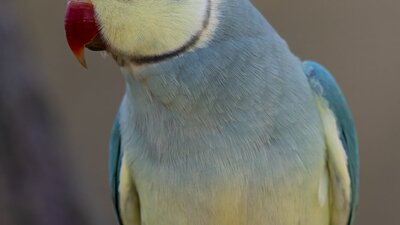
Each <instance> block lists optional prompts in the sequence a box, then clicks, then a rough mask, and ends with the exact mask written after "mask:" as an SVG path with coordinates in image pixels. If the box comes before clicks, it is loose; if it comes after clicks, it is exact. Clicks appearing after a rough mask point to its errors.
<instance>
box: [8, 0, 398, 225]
mask: <svg viewBox="0 0 400 225" xmlns="http://www.w3.org/2000/svg"><path fill="white" fill-rule="evenodd" d="M3 1H6V2H8V3H9V6H10V10H7V12H8V13H10V15H11V16H14V17H15V18H16V19H17V20H18V22H19V25H20V27H21V28H22V29H21V31H20V32H21V35H22V39H23V42H24V48H23V49H18V51H22V52H21V53H25V51H26V52H28V55H29V57H28V61H29V63H30V64H31V66H32V65H33V66H32V67H31V68H32V69H34V70H35V73H36V76H35V79H36V81H35V82H36V83H38V84H39V86H40V92H42V93H43V96H44V99H45V101H46V104H47V105H48V107H49V109H50V114H51V116H52V118H53V120H52V121H53V127H55V129H56V132H57V134H58V136H59V145H62V147H61V149H62V151H60V152H59V153H57V154H59V156H60V157H61V158H62V160H63V161H64V164H65V168H66V174H67V175H66V176H68V177H69V178H68V179H69V181H68V182H69V185H70V186H72V190H74V191H73V194H74V195H75V196H76V201H77V202H78V204H79V205H80V207H82V208H83V211H84V213H85V214H86V216H87V217H88V218H89V221H91V224H98V225H110V224H116V222H115V220H114V215H113V211H112V206H111V200H110V195H109V188H108V177H107V176H108V175H107V158H108V155H107V154H108V149H107V147H108V138H109V134H110V129H111V126H112V122H113V119H114V116H115V113H116V111H117V108H118V105H119V102H120V100H121V97H122V95H123V92H124V81H123V79H122V76H120V72H119V69H118V67H117V66H116V64H115V63H114V62H113V61H112V60H111V59H109V58H108V59H104V58H102V57H101V56H100V55H99V54H97V53H92V52H87V53H86V54H87V56H88V57H87V61H88V65H89V69H88V70H85V69H83V68H82V67H81V66H80V65H79V64H78V63H77V61H75V59H74V58H73V57H72V55H71V52H70V50H69V49H68V47H67V44H66V41H65V37H64V30H63V16H64V9H65V4H66V1H62V0H58V1H55V0H40V1H37V0H15V1H10V0H3ZM253 2H254V3H255V5H256V6H257V7H258V8H259V9H260V10H261V11H262V13H263V14H264V15H265V16H266V17H267V18H268V20H269V21H270V23H272V25H273V26H274V27H275V28H276V29H277V31H278V32H279V33H280V34H281V35H282V36H283V37H284V38H285V39H286V41H287V42H288V44H289V45H290V47H291V49H292V51H293V52H294V53H295V54H297V55H298V56H299V57H301V58H302V59H313V60H317V61H318V62H320V63H322V64H323V65H325V66H326V67H327V68H328V69H329V70H330V71H331V72H332V73H333V74H334V76H335V77H336V78H337V80H338V82H339V83H340V85H341V87H342V89H343V91H344V93H345V95H346V97H347V100H348V103H349V105H350V107H351V110H352V112H353V116H354V119H355V122H356V125H357V128H358V133H359V139H360V154H361V201H360V207H359V215H358V219H357V224H358V225H360V224H363V225H376V224H385V225H397V224H399V222H398V219H397V215H398V211H399V209H400V207H399V204H398V202H399V201H400V179H399V178H400V175H399V170H400V164H399V159H400V158H399V156H400V144H399V143H400V142H399V140H400V120H399V117H398V116H399V115H400V88H399V82H400V69H399V68H400V55H399V52H400V1H398V0H380V1H376V0H352V1H348V0H336V1H328V0H302V1H293V0H254V1H253ZM2 4H3V3H2ZM6 5H7V4H6ZM3 6H4V5H3ZM0 7H2V6H0ZM7 7H8V6H7ZM11 9H12V10H11ZM12 26H13V27H12V29H14V28H15V29H17V27H14V25H12ZM0 45H1V43H0ZM5 75H6V74H0V76H5ZM0 117H1V115H0ZM0 147H1V146H0ZM28 163H29V162H28ZM61 175H62V174H61ZM61 175H60V176H61ZM0 182H1V180H0ZM0 201H1V200H0ZM2 225H7V224H2Z"/></svg>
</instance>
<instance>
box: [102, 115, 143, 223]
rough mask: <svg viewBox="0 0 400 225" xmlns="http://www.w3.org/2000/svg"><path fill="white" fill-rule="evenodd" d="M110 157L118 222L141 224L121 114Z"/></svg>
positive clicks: (117, 121) (112, 135)
mask: <svg viewBox="0 0 400 225" xmlns="http://www.w3.org/2000/svg"><path fill="white" fill-rule="evenodd" d="M109 157H110V159H109V176H110V186H111V193H112V200H113V203H114V208H115V212H116V215H117V219H118V223H119V224H120V225H139V224H140V205H139V198H138V193H137V190H136V186H135V184H134V180H133V176H132V173H131V169H130V167H129V163H128V162H127V161H128V160H127V157H125V155H124V154H123V151H122V144H121V129H120V119H119V115H117V118H116V120H115V122H114V126H113V129H112V134H111V140H110V156H109Z"/></svg>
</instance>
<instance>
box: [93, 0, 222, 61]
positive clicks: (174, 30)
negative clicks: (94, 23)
mask: <svg viewBox="0 0 400 225" xmlns="http://www.w3.org/2000/svg"><path fill="white" fill-rule="evenodd" d="M92 2H93V4H94V6H95V10H96V13H97V19H98V20H99V24H100V26H101V30H102V34H103V37H104V39H105V40H106V41H107V43H108V44H109V45H110V47H111V49H113V50H115V51H117V52H119V53H121V54H124V55H126V56H133V57H143V56H144V57H146V56H153V55H162V54H165V53H168V52H172V51H175V50H177V49H179V48H181V47H182V46H184V45H185V44H187V43H188V42H190V41H191V39H192V38H193V37H194V36H195V35H198V34H199V32H202V31H204V33H205V34H207V35H208V33H209V31H208V30H207V27H206V28H205V27H204V24H205V21H206V20H207V19H208V20H211V19H212V18H211V17H213V16H212V15H211V13H210V9H211V5H210V4H211V3H210V2H211V1H209V0H92ZM208 17H209V18H208ZM214 20H215V18H214ZM215 23H216V22H215V21H209V24H211V25H210V26H214V25H215ZM203 39H204V37H199V40H203Z"/></svg>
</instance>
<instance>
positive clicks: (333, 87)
mask: <svg viewBox="0 0 400 225" xmlns="http://www.w3.org/2000/svg"><path fill="white" fill-rule="evenodd" d="M304 70H305V73H306V75H307V77H308V79H309V83H310V85H311V88H312V89H313V91H314V93H315V94H316V95H317V96H319V97H322V98H323V99H325V100H326V102H327V103H328V107H329V109H330V110H331V111H332V112H333V113H334V116H335V119H336V123H337V124H336V125H337V129H338V135H339V138H340V140H341V142H342V145H343V147H344V150H345V151H346V155H347V169H348V173H349V175H350V184H351V203H350V204H351V205H350V212H349V219H348V225H351V224H353V222H354V217H355V212H356V209H357V205H358V188H359V159H358V141H357V135H356V130H355V126H354V123H353V119H352V117H351V113H350V111H349V108H348V106H347V103H346V100H345V98H344V96H343V94H342V91H341V90H340V88H339V86H338V84H337V83H336V81H335V79H334V78H333V77H332V75H331V74H330V73H329V72H328V71H327V70H326V69H325V68H324V67H323V66H321V65H320V64H318V63H316V62H312V61H306V62H304Z"/></svg>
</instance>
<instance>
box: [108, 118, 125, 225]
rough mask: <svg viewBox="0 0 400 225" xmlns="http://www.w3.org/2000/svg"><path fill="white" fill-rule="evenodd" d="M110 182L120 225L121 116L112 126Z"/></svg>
mask: <svg viewBox="0 0 400 225" xmlns="http://www.w3.org/2000/svg"><path fill="white" fill-rule="evenodd" d="M109 151H110V153H109V164H108V166H109V167H108V172H109V182H110V187H111V194H112V200H113V203H114V208H115V212H116V214H117V219H118V222H119V224H120V225H122V221H121V217H120V212H119V196H118V186H119V171H120V168H121V158H122V156H121V134H120V125H119V116H118V115H117V118H116V119H115V122H114V126H113V128H112V133H111V139H110V147H109Z"/></svg>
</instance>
